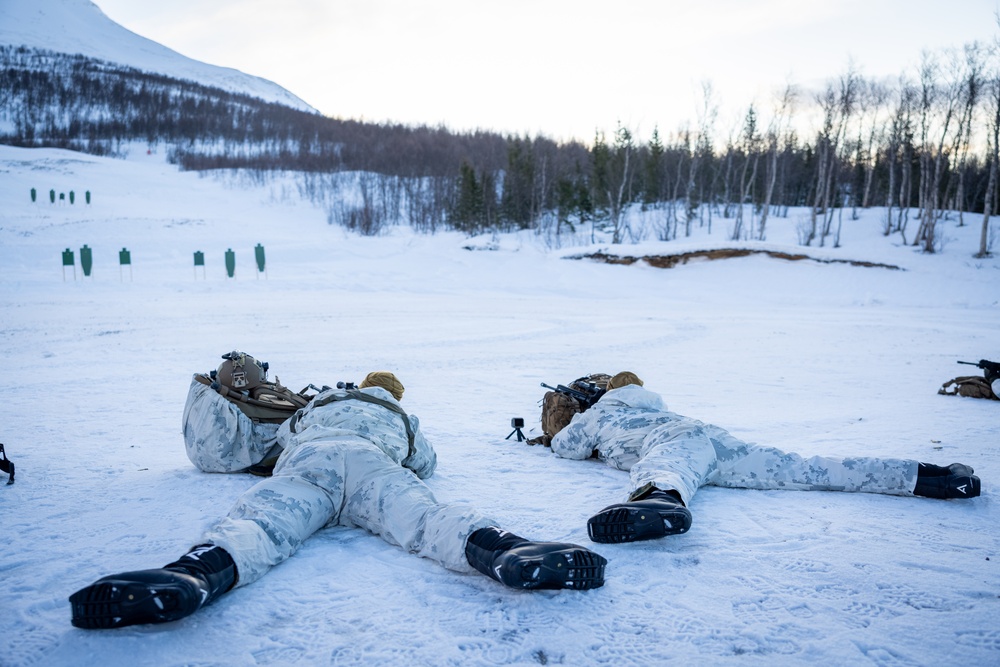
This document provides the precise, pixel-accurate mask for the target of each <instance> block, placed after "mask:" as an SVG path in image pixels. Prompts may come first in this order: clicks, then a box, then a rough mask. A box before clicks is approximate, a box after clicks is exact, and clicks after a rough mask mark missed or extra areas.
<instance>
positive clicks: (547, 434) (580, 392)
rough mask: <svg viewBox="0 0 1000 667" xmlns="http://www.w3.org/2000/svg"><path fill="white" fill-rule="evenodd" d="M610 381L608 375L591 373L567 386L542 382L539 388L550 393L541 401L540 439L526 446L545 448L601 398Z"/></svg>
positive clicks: (534, 439)
mask: <svg viewBox="0 0 1000 667" xmlns="http://www.w3.org/2000/svg"><path fill="white" fill-rule="evenodd" d="M610 379H611V376H610V375H608V374H607V373H592V374H591V375H586V376H584V377H582V378H577V379H576V380H573V381H572V382H570V383H569V385H568V386H567V385H561V384H560V385H557V386H555V387H550V386H549V385H547V384H545V383H544V382H543V383H542V386H543V387H545V388H546V389H549V390H550V391H547V392H545V396H543V397H542V417H541V422H542V435H540V436H538V437H537V438H532V439H530V440H528V444H529V445H545V446H546V447H548V446H549V445H550V444H551V443H552V438H553V437H554V436H555V435H556V433H558V432H559V431H561V430H563V429H564V428H566V426H567V425H569V423H570V421H572V419H573V416H574V415H576V414H578V413H580V412H584V411H586V410H587V409H588V408H590V407H591V406H592V405H594V403H596V402H597V401H599V400H600V398H601V396H604V393H605V392H606V391H607V389H608V381H609V380H610Z"/></svg>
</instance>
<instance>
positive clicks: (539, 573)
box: [465, 527, 608, 590]
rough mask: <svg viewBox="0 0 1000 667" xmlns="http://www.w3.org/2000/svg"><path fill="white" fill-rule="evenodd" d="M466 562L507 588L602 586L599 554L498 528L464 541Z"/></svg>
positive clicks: (481, 531) (602, 574) (484, 531)
mask: <svg viewBox="0 0 1000 667" xmlns="http://www.w3.org/2000/svg"><path fill="white" fill-rule="evenodd" d="M465 558H466V560H468V561H469V565H471V566H472V567H474V568H476V569H477V570H479V571H480V572H482V573H483V574H485V575H486V576H487V577H491V578H493V579H496V580H497V581H499V582H500V583H502V584H505V585H507V586H510V587H511V588H532V589H535V588H573V589H577V590H584V589H588V588H599V587H601V586H603V585H604V566H605V565H607V563H608V561H607V559H605V558H604V557H603V556H600V555H599V554H596V553H594V552H593V551H590V550H589V549H585V548H583V547H581V546H578V545H576V544H567V543H563V542H531V541H529V540H526V539H524V538H523V537H518V536H517V535H514V534H513V533H508V532H507V531H505V530H500V529H499V528H492V527H491V528H480V529H479V530H477V531H476V532H474V533H473V534H472V535H470V536H469V539H468V540H467V541H466V543H465Z"/></svg>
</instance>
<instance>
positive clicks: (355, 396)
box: [288, 389, 416, 457]
mask: <svg viewBox="0 0 1000 667" xmlns="http://www.w3.org/2000/svg"><path fill="white" fill-rule="evenodd" d="M350 400H355V401H363V402H364V403H374V404H375V405H379V406H381V407H383V408H385V409H386V410H391V411H392V412H395V413H396V414H397V415H399V416H400V417H402V418H403V426H405V427H406V441H407V444H408V445H409V450H408V453H407V456H408V457H409V456H413V453H414V452H415V451H416V447H414V445H413V440H414V434H413V427H412V426H411V425H410V418H409V416H408V415H407V414H406V412H405V411H404V410H403V408H401V407H399V405H397V404H396V403H392V402H390V401H386V400H384V399H381V398H379V397H378V396H372V395H371V394H366V393H365V392H363V391H360V390H358V389H347V390H344V391H339V392H335V393H332V394H327V395H326V396H324V397H323V398H320V399H318V400H316V399H314V400H313V402H312V406H313V407H314V408H321V407H323V406H324V405H329V404H330V403H333V402H335V401H350ZM300 414H302V413H301V412H296V413H295V414H294V415H292V419H291V421H289V422H288V428H289V430H290V431H291V432H292V433H296V430H295V427H296V425H297V424H298V421H299V415H300Z"/></svg>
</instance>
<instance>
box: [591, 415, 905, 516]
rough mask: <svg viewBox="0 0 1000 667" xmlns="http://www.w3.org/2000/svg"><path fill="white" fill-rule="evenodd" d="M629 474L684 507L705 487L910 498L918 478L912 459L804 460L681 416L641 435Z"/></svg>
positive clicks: (636, 486) (639, 485) (635, 486)
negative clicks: (675, 496)
mask: <svg viewBox="0 0 1000 667" xmlns="http://www.w3.org/2000/svg"><path fill="white" fill-rule="evenodd" d="M609 463H612V465H614V463H613V462H611V461H609ZM629 474H630V476H631V482H632V488H633V489H635V490H636V492H638V491H641V490H643V489H645V488H648V486H649V485H652V486H655V487H657V488H662V489H674V490H676V491H678V492H679V493H680V495H681V498H682V499H683V501H684V504H685V505H687V504H688V503H689V502H690V500H691V498H692V497H693V496H694V494H695V492H696V491H697V490H698V488H699V487H701V486H704V485H712V486H724V487H729V488H740V489H764V490H768V489H788V490H797V491H857V492H866V493H884V494H890V495H900V496H909V495H913V489H914V487H915V485H916V482H917V461H912V460H906V459H884V458H872V457H858V458H835V457H825V456H812V457H808V458H806V457H802V456H800V455H798V454H791V453H787V452H783V451H781V450H779V449H775V448H774V447H765V446H761V445H755V444H751V443H747V442H744V441H742V440H740V439H738V438H736V437H734V436H733V435H731V434H730V433H729V432H727V431H725V430H724V429H722V428H719V427H718V426H713V425H711V424H704V423H702V422H699V421H697V420H694V419H688V418H685V417H680V418H678V419H676V420H674V421H668V422H667V423H664V424H661V425H659V426H657V427H656V428H654V429H653V430H652V431H650V432H649V434H648V435H646V437H645V438H643V440H642V445H641V449H640V451H639V452H638V461H636V462H635V463H634V464H632V465H631V469H630V471H629ZM634 493H635V492H634Z"/></svg>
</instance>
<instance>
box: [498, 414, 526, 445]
mask: <svg viewBox="0 0 1000 667" xmlns="http://www.w3.org/2000/svg"><path fill="white" fill-rule="evenodd" d="M510 425H511V426H512V427H513V428H514V430H513V431H511V432H510V435H508V436H507V437H506V438H504V440H510V439H511V438H512V437H513V436H514V434H517V441H518V442H524V441H525V440H526V439H527V438H525V437H524V434H523V433H521V429H522V428H524V419H522V418H521V417H514V418H513V419H511V420H510Z"/></svg>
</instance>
